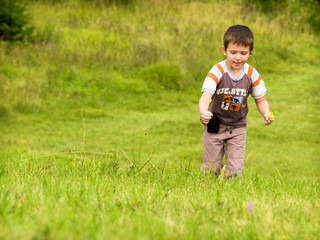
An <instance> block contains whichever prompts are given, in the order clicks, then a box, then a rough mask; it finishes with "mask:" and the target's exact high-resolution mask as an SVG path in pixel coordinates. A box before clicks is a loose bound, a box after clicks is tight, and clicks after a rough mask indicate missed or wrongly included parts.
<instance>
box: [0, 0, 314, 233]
mask: <svg viewBox="0 0 320 240" xmlns="http://www.w3.org/2000/svg"><path fill="white" fill-rule="evenodd" d="M54 2H55V1H32V2H30V3H29V5H28V6H29V10H30V13H31V14H32V16H33V18H32V24H33V25H34V26H35V33H34V36H33V38H32V39H33V40H32V41H31V42H30V41H25V42H16V43H8V42H4V41H0V239H179V238H181V239H318V237H319V236H320V216H319V214H318V210H319V208H320V196H319V180H320V177H319V172H320V164H319V156H320V150H319V149H320V148H319V135H320V131H319V126H320V124H319V122H320V108H319V104H320V96H319V92H318V89H319V87H320V82H319V78H320V70H319V64H320V60H319V59H320V49H319V32H317V31H316V29H315V28H314V26H313V25H314V24H312V22H310V19H312V18H311V17H310V16H311V15H312V9H313V8H315V7H314V6H313V5H312V4H317V3H316V2H314V3H312V1H309V2H308V1H306V2H299V1H289V0H287V1H286V6H285V7H283V5H281V4H280V6H279V9H278V8H276V7H275V9H273V12H272V14H271V13H263V12H261V10H259V9H256V7H257V6H256V5H253V4H252V3H250V1H244V0H243V1H240V0H234V1H182V0H179V1H175V2H174V3H173V2H172V1H157V0H153V1H151V0H150V1H133V2H130V1H119V2H120V3H118V4H106V5H105V4H103V1H92V2H89V1H82V2H80V0H79V1H76V0H74V1H71V0H70V1H68V2H66V3H65V2H62V1H56V3H54ZM127 2H128V4H126V3H127ZM251 2H252V1H251ZM317 6H318V5H317ZM282 7H283V8H282ZM315 9H316V8H315ZM308 14H309V15H308ZM288 19H289V20H290V21H288ZM232 24H245V25H248V26H249V27H250V28H251V29H252V31H253V32H254V34H255V46H254V52H253V53H254V55H255V58H251V59H250V60H249V63H250V64H251V65H252V66H254V67H255V68H256V69H257V70H258V71H259V73H260V74H261V75H262V77H263V79H264V82H265V84H266V86H267V89H268V94H267V99H268V101H269V104H270V106H271V110H272V111H273V112H274V114H275V118H276V121H275V122H274V124H272V125H271V126H264V125H263V119H262V117H261V116H260V115H259V113H258V110H257V109H256V107H255V104H254V101H253V100H252V99H250V100H249V109H250V112H249V115H248V127H247V146H246V157H245V168H246V170H245V174H244V178H243V179H241V180H232V181H225V180H224V179H222V178H216V177H215V176H203V175H201V173H200V166H201V164H202V131H203V129H202V125H201V123H200V121H199V116H198V110H197V108H198V100H199V98H200V91H201V87H202V83H203V80H204V77H205V76H206V74H207V72H208V71H209V70H210V68H211V67H212V65H214V64H215V63H216V62H218V61H220V60H222V59H223V55H222V52H221V45H222V37H223V34H224V32H225V31H226V29H227V28H228V27H229V26H230V25H232Z"/></svg>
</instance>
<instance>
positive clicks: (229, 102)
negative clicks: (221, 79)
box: [221, 95, 242, 112]
mask: <svg viewBox="0 0 320 240" xmlns="http://www.w3.org/2000/svg"><path fill="white" fill-rule="evenodd" d="M241 103H242V97H236V96H232V95H224V96H223V102H222V104H221V108H222V109H223V110H226V111H228V110H229V111H234V112H238V111H240V107H241Z"/></svg>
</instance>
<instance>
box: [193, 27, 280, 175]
mask: <svg viewBox="0 0 320 240" xmlns="http://www.w3.org/2000/svg"><path fill="white" fill-rule="evenodd" d="M252 49H253V33H252V32H251V30H250V29H249V28H248V27H246V26H242V25H235V26H231V27H230V28H229V29H228V30H227V32H226V33H225V35H224V45H223V46H222V52H223V54H224V55H225V56H226V60H224V61H222V62H220V63H218V64H216V65H215V66H213V67H212V69H211V70H210V71H209V73H208V75H207V77H206V78H205V81H204V83H203V87H202V96H201V98H200V100H199V113H200V120H201V122H202V123H203V124H204V134H203V165H202V168H201V171H202V172H203V173H204V174H205V173H206V172H207V171H210V172H211V171H214V172H215V173H216V175H219V174H220V171H221V169H222V167H223V164H222V158H223V156H224V154H226V171H225V176H227V177H232V176H233V177H236V176H237V175H238V176H241V173H242V171H243V169H244V154H245V141H246V125H247V113H248V106H247V98H248V96H249V94H251V96H252V97H253V98H254V100H255V102H256V105H257V108H258V110H259V112H260V113H261V115H262V116H263V118H264V124H266V125H269V124H271V123H272V122H273V121H274V118H273V116H270V112H269V104H268V102H267V100H266V98H265V94H266V88H265V85H264V82H263V80H262V78H261V76H260V75H259V73H258V72H257V71H256V70H255V69H254V68H253V67H251V66H249V65H248V64H247V63H246V62H247V61H248V59H249V56H250V54H251V52H252Z"/></svg>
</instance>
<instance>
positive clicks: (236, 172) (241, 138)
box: [226, 127, 246, 177]
mask: <svg viewBox="0 0 320 240" xmlns="http://www.w3.org/2000/svg"><path fill="white" fill-rule="evenodd" d="M229 136H230V137H229V138H228V139H227V140H226V141H227V142H226V176H228V177H232V176H233V177H237V176H239V177H241V176H242V172H243V170H244V156H245V146H246V127H237V128H233V129H232V133H231V134H230V133H229Z"/></svg>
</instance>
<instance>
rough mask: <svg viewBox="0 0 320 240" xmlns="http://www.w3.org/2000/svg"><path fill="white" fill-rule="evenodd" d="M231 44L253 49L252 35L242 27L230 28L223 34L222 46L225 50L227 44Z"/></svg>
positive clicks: (246, 28)
mask: <svg viewBox="0 0 320 240" xmlns="http://www.w3.org/2000/svg"><path fill="white" fill-rule="evenodd" d="M230 42H232V43H234V44H236V45H242V46H245V47H249V48H250V52H251V51H252V49H253V33H252V32H251V30H250V29H249V28H248V27H246V26H243V25H234V26H231V27H230V28H229V29H228V30H227V31H226V33H225V34H224V38H223V44H224V48H225V49H226V50H227V48H228V45H229V43H230Z"/></svg>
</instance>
